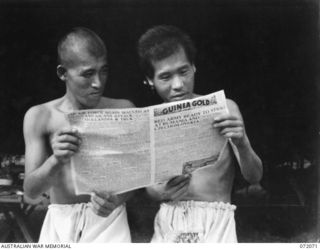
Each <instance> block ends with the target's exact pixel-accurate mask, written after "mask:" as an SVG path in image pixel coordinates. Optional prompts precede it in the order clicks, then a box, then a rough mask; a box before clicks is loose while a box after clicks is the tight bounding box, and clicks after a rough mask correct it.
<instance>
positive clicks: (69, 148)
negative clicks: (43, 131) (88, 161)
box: [52, 142, 79, 152]
mask: <svg viewBox="0 0 320 250" xmlns="http://www.w3.org/2000/svg"><path fill="white" fill-rule="evenodd" d="M52 148H53V149H54V150H66V151H72V152H76V151H77V150H78V148H79V147H78V146H77V145H74V144H72V143H68V142H65V143H55V144H54V145H53V146H52Z"/></svg>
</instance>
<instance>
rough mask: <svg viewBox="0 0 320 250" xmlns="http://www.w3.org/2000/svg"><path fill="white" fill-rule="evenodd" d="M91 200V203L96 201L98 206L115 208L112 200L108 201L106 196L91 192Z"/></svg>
mask: <svg viewBox="0 0 320 250" xmlns="http://www.w3.org/2000/svg"><path fill="white" fill-rule="evenodd" d="M91 201H92V202H93V203H96V204H98V205H99V206H101V207H104V208H107V209H109V210H113V209H115V205H114V204H113V203H112V202H110V201H109V200H107V199H106V198H102V197H100V196H98V195H97V194H93V195H92V196H91Z"/></svg>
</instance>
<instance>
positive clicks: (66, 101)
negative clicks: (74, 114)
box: [60, 93, 88, 112]
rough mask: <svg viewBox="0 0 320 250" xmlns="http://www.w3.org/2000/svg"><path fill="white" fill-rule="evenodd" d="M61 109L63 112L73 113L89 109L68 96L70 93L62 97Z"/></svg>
mask: <svg viewBox="0 0 320 250" xmlns="http://www.w3.org/2000/svg"><path fill="white" fill-rule="evenodd" d="M60 109H61V111H63V112H71V111H75V110H81V109H88V107H85V106H83V105H82V104H81V103H79V102H78V101H77V100H76V99H75V98H74V97H73V96H71V95H68V93H66V94H65V95H64V96H63V97H62V102H61V105H60Z"/></svg>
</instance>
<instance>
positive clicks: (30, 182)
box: [23, 106, 77, 199]
mask: <svg viewBox="0 0 320 250" xmlns="http://www.w3.org/2000/svg"><path fill="white" fill-rule="evenodd" d="M48 119H49V115H48V111H46V110H45V108H44V107H41V106H36V107H33V108H31V109H29V110H28V112H27V113H26V115H25V118H24V123H23V133H24V139H25V174H26V175H25V180H24V191H25V194H26V195H27V196H28V197H30V198H32V199H35V198H37V197H38V196H40V195H41V194H43V193H44V192H46V191H48V190H49V189H50V187H51V186H52V185H53V184H54V182H55V181H56V177H57V175H58V174H59V172H60V170H61V166H62V165H63V162H64V161H65V160H67V159H68V157H69V156H70V155H71V154H72V153H73V152H75V151H76V149H77V146H76V144H77V138H75V137H74V135H72V133H70V134H71V135H70V136H69V135H68V132H70V131H69V130H65V131H60V132H58V133H57V134H56V135H55V136H54V137H53V142H52V147H55V148H53V151H54V154H52V155H50V156H49V152H48V145H50V143H49V142H48V141H47V140H49V139H48V138H47V136H48V135H47V134H46V133H47V131H46V124H47V122H48ZM61 137H62V138H61ZM63 137H64V138H63ZM61 139H62V140H61ZM63 139H64V140H65V141H67V142H66V143H65V144H61V141H63ZM59 143H60V144H59Z"/></svg>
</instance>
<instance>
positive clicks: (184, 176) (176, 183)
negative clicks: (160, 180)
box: [167, 175, 190, 187]
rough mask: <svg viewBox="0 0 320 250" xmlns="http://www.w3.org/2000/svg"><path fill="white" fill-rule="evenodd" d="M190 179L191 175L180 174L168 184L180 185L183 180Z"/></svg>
mask: <svg viewBox="0 0 320 250" xmlns="http://www.w3.org/2000/svg"><path fill="white" fill-rule="evenodd" d="M189 179H190V176H189V175H178V176H175V177H173V178H172V179H170V180H169V181H168V183H167V186H170V187H172V186H175V185H178V184H179V183H181V182H185V181H188V180H189Z"/></svg>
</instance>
